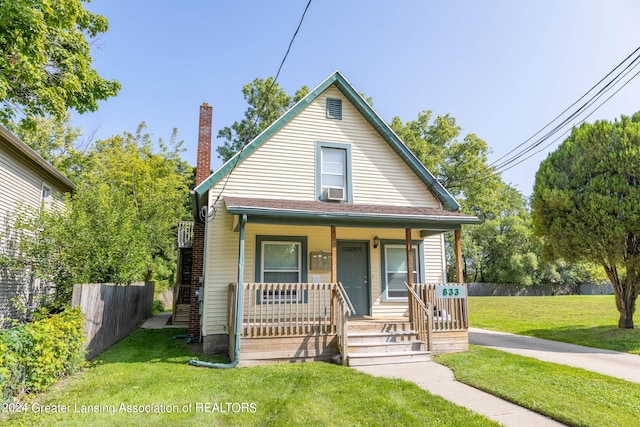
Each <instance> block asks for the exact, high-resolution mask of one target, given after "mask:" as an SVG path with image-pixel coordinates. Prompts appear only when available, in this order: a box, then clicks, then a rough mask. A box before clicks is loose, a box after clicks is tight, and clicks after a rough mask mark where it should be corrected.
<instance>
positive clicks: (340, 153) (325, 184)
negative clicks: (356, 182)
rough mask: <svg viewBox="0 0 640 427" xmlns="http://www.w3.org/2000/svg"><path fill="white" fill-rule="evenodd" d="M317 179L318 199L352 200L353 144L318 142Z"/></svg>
mask: <svg viewBox="0 0 640 427" xmlns="http://www.w3.org/2000/svg"><path fill="white" fill-rule="evenodd" d="M316 155H317V162H316V180H317V185H316V187H317V192H318V199H319V200H323V201H333V202H340V201H348V202H351V201H353V200H352V196H351V146H350V145H349V144H340V143H330V142H318V143H317V149H316Z"/></svg>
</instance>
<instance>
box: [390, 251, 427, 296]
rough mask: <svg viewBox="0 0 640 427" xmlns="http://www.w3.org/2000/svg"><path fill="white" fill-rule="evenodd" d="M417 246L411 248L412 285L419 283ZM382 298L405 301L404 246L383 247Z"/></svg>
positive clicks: (405, 259) (405, 263) (405, 264)
mask: <svg viewBox="0 0 640 427" xmlns="http://www.w3.org/2000/svg"><path fill="white" fill-rule="evenodd" d="M419 249H420V248H419V246H418V245H413V246H412V248H411V254H412V260H411V264H412V265H411V267H412V269H411V270H412V271H411V273H412V280H413V282H414V283H418V282H420V262H419V254H420V250H419ZM382 266H383V274H384V277H383V282H384V283H383V287H384V289H383V298H384V299H385V300H389V301H393V300H406V299H407V288H406V286H405V285H404V282H406V281H407V252H406V248H405V245H402V244H386V245H383V260H382Z"/></svg>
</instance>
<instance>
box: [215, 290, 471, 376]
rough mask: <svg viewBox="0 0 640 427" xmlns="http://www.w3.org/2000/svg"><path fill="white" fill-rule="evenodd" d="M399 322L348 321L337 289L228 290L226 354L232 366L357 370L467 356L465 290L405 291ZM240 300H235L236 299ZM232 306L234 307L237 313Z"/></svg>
mask: <svg viewBox="0 0 640 427" xmlns="http://www.w3.org/2000/svg"><path fill="white" fill-rule="evenodd" d="M406 286H407V289H408V292H409V295H410V298H409V301H408V304H407V311H406V316H403V317H389V318H383V317H372V316H354V315H353V314H354V313H355V310H354V309H353V306H352V305H351V302H350V301H349V298H348V296H347V294H346V292H345V291H344V288H343V287H342V284H341V283H339V282H338V283H245V284H243V285H242V289H241V295H240V293H239V287H238V285H237V284H231V285H229V311H228V312H229V319H228V320H229V325H230V333H229V348H230V357H231V358H232V359H233V358H234V357H235V355H234V354H233V353H232V351H233V350H232V349H234V348H236V342H237V340H240V343H239V344H240V345H239V354H238V356H239V359H240V364H241V365H244V366H247V365H256V364H264V363H275V362H287V363H294V362H305V361H340V363H342V364H343V365H348V366H361V365H372V364H385V363H409V362H420V361H425V360H429V358H430V355H431V354H438V353H447V352H455V351H465V350H467V348H468V311H467V297H466V296H467V292H466V285H465V284H450V285H434V284H411V285H406ZM239 297H240V298H239ZM238 301H241V302H242V303H241V304H240V305H238Z"/></svg>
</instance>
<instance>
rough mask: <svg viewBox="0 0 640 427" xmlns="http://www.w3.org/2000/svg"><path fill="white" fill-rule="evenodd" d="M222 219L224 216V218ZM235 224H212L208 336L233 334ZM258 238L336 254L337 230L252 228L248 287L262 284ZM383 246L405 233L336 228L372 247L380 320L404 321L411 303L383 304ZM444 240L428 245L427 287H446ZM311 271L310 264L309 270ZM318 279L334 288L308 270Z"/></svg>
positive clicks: (374, 300) (326, 274) (228, 220)
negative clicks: (285, 239) (287, 239)
mask: <svg viewBox="0 0 640 427" xmlns="http://www.w3.org/2000/svg"><path fill="white" fill-rule="evenodd" d="M220 214H222V215H220ZM232 226H233V219H232V217H231V215H228V214H226V212H224V208H223V209H222V210H221V211H219V214H218V215H217V216H216V219H215V220H214V221H213V222H211V223H209V225H208V227H210V229H209V230H210V232H209V233H208V240H207V250H206V252H207V263H206V265H207V271H206V279H205V280H206V286H205V310H204V317H203V334H204V335H208V334H221V333H227V331H228V329H227V328H228V325H227V323H228V322H227V316H228V311H227V298H228V296H227V290H228V284H229V283H235V282H237V267H238V241H239V233H238V232H233V231H232ZM256 236H305V237H307V253H306V254H305V255H306V257H307V261H308V257H309V253H310V252H315V251H330V249H331V228H330V227H308V226H285V225H272V224H251V223H248V224H247V225H246V227H245V252H244V253H245V263H244V276H243V281H244V282H245V283H249V282H256V281H259V277H257V276H256V264H255V262H256V241H257V239H256ZM375 236H378V237H379V238H380V239H381V240H404V238H405V231H404V229H368V228H346V227H337V228H336V238H337V240H354V241H367V242H369V253H370V266H369V268H370V279H369V283H370V286H371V287H370V298H371V300H370V304H371V307H372V314H373V315H374V316H404V315H406V313H407V305H406V303H405V302H383V301H382V298H381V293H382V271H381V267H382V263H381V259H380V256H381V246H380V247H378V248H374V247H373V238H374V237H375ZM412 239H413V240H420V235H419V230H414V231H413V234H412ZM442 241H443V240H442V236H431V237H428V238H426V239H424V256H425V258H424V259H425V263H424V264H423V265H422V266H421V269H424V271H425V278H426V281H427V282H429V283H442V281H443V280H444V278H443V271H444V268H443V265H444V264H441V262H442V263H443V262H444V260H443V259H442V256H443V251H442ZM307 266H308V268H310V263H309V262H308V264H307ZM314 276H318V279H319V282H330V280H331V272H330V271H329V270H307V281H308V282H314Z"/></svg>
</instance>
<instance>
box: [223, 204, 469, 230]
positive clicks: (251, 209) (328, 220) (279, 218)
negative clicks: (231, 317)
mask: <svg viewBox="0 0 640 427" xmlns="http://www.w3.org/2000/svg"><path fill="white" fill-rule="evenodd" d="M224 202H225V205H226V207H227V211H228V212H229V213H230V214H232V215H241V214H246V215H247V219H248V222H253V223H268V224H289V225H335V226H349V227H383V228H423V229H429V230H439V231H443V232H444V231H451V230H459V229H460V227H461V225H462V224H478V223H480V220H479V219H478V218H477V217H475V216H470V215H464V214H461V213H458V212H450V211H446V210H442V209H434V208H424V207H412V206H391V205H367V204H356V203H331V202H317V201H300V200H278V199H257V198H248V197H225V198H224Z"/></svg>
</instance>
